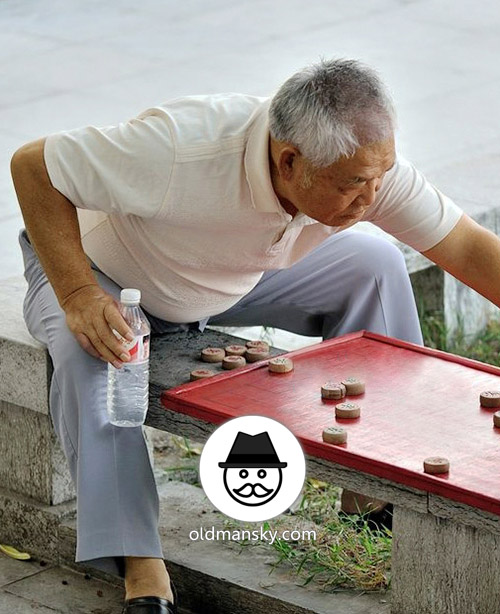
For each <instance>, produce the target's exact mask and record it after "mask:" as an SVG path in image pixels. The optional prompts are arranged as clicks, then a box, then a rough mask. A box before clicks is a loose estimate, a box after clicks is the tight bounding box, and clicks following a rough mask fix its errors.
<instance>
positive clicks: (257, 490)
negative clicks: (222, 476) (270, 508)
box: [233, 482, 273, 498]
mask: <svg viewBox="0 0 500 614" xmlns="http://www.w3.org/2000/svg"><path fill="white" fill-rule="evenodd" d="M233 492H234V493H236V494H237V495H238V497H243V498H248V497H252V496H254V497H259V498H261V497H267V496H268V495H270V494H271V493H272V492H273V489H272V488H265V486H262V484H260V483H257V484H251V483H250V482H246V483H245V484H243V486H241V487H240V488H233Z"/></svg>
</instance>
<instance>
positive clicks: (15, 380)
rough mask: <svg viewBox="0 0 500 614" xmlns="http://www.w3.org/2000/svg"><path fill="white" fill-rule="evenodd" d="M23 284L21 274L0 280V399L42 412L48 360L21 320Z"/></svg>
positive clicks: (49, 371)
mask: <svg viewBox="0 0 500 614" xmlns="http://www.w3.org/2000/svg"><path fill="white" fill-rule="evenodd" d="M27 287H28V285H27V283H26V280H25V279H24V277H13V278H11V279H7V280H3V281H2V282H0V309H1V310H2V318H1V319H0V399H1V400H2V401H7V402H8V403H13V404H14V405H19V406H20V407H26V408H27V409H32V410H33V411H38V412H41V413H43V414H46V413H47V412H48V398H49V385H50V379H51V377H52V362H51V360H50V357H49V355H48V353H47V350H46V348H45V346H44V345H42V344H41V343H39V342H38V341H36V339H33V337H32V336H31V335H30V333H29V332H28V329H27V327H26V323H25V322H24V319H23V299H24V295H25V293H26V290H27Z"/></svg>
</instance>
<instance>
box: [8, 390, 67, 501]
mask: <svg viewBox="0 0 500 614" xmlns="http://www.w3.org/2000/svg"><path fill="white" fill-rule="evenodd" d="M0 424H1V425H2V428H1V429H0V459H1V463H0V485H1V486H2V487H4V488H7V489H9V490H12V491H16V492H18V493H19V494H21V495H24V496H27V497H32V498H34V499H36V500H37V501H40V502H42V503H46V504H47V505H57V504H58V503H62V502H63V501H69V500H71V499H74V497H75V490H74V487H73V483H72V481H71V476H70V474H69V471H68V470H67V462H66V459H65V457H64V453H63V451H62V449H61V447H60V445H59V442H58V440H57V437H56V434H55V432H54V428H53V426H52V421H51V420H50V418H49V416H47V415H44V414H42V413H41V412H38V411H33V410H31V409H27V408H25V407H19V406H18V405H13V404H11V403H6V402H4V401H0Z"/></svg>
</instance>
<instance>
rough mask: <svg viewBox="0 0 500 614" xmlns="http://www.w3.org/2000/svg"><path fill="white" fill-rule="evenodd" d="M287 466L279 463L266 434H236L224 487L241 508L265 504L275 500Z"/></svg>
mask: <svg viewBox="0 0 500 614" xmlns="http://www.w3.org/2000/svg"><path fill="white" fill-rule="evenodd" d="M287 464H288V463H286V462H282V461H280V459H279V458H278V455H277V454H276V450H275V449H274V446H273V443H272V441H271V438H270V437H269V433H267V432H263V433H258V434H257V435H249V434H248V433H242V432H241V431H240V432H239V433H238V434H237V436H236V439H235V440H234V443H233V446H232V448H231V450H230V452H229V455H228V457H227V460H226V461H225V462H220V463H219V467H221V468H223V469H224V475H223V480H224V486H225V488H226V491H227V492H228V494H229V496H230V497H232V498H233V499H234V500H235V501H237V502H238V503H241V504H242V505H250V506H257V505H264V504H265V503H268V502H269V501H271V499H272V498H273V497H275V496H276V495H277V494H278V492H279V489H280V488H281V483H282V482H283V471H282V469H283V468H284V467H286V466H287Z"/></svg>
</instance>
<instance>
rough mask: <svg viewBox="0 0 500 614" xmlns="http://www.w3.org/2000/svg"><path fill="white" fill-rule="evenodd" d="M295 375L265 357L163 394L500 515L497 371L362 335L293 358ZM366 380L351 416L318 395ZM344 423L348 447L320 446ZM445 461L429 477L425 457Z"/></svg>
mask: <svg viewBox="0 0 500 614" xmlns="http://www.w3.org/2000/svg"><path fill="white" fill-rule="evenodd" d="M287 356H288V357H290V358H292V360H293V362H294V367H295V368H294V370H293V371H292V372H290V373H285V374H277V373H270V372H269V371H268V368H267V361H262V362H259V363H254V364H251V365H247V366H246V367H242V368H239V369H236V370H235V371H231V372H228V373H222V374H220V375H216V376H214V377H212V378H208V379H205V380H199V381H196V382H191V383H188V384H183V385H182V386H178V387H176V388H172V389H170V390H168V391H165V392H164V393H163V395H162V403H163V405H164V406H165V407H167V408H168V409H174V410H176V411H179V412H181V413H184V414H189V415H191V416H193V417H195V418H200V419H202V420H205V421H207V422H211V423H214V424H221V423H223V422H225V421H226V420H228V419H231V418H235V417H237V416H245V415H250V414H257V415H262V416H268V417H270V418H274V419H275V420H278V421H279V422H281V423H282V424H284V425H285V426H287V427H288V428H289V429H290V430H291V431H292V432H293V433H294V434H295V436H296V437H297V438H298V440H299V441H300V443H301V445H302V447H303V449H304V451H305V452H306V453H308V454H310V455H313V456H316V457H321V458H324V459H328V460H330V461H332V462H335V463H338V464H340V465H343V466H346V467H351V468H354V469H358V470H360V471H363V472H364V473H368V474H372V475H376V476H379V477H382V478H386V479H389V480H391V481H393V482H397V483H400V484H404V485H406V486H409V487H413V488H417V489H420V490H424V491H428V492H432V493H435V494H437V495H441V496H443V497H447V498H449V499H452V500H455V501H460V502H462V503H466V504H468V505H472V506H475V507H478V508H480V509H483V510H486V511H489V512H492V513H494V514H497V515H500V429H498V428H495V427H494V426H493V413H494V412H495V411H497V410H496V409H493V408H492V409H486V408H482V407H481V406H480V404H479V394H480V393H481V392H483V391H485V390H500V368H497V367H493V366H491V365H487V364H483V363H480V362H477V361H474V360H469V359H466V358H461V357H459V356H454V355H453V354H447V353H445V352H440V351H437V350H431V349H429V348H423V347H420V346H417V345H414V344H411V343H405V342H403V341H399V340H396V339H391V338H389V337H384V336H382V335H376V334H373V333H368V332H365V331H360V332H358V333H352V334H349V335H344V336H343V337H339V338H337V339H331V340H329V341H324V342H323V343H320V344H317V345H314V346H310V347H307V348H304V349H302V350H297V351H295V352H289V353H288V354H287ZM349 376H355V377H359V378H360V379H362V380H364V382H365V384H366V392H365V393H364V394H362V395H359V396H356V397H354V396H352V397H347V398H346V399H343V400H344V401H345V400H352V401H354V402H356V403H358V404H359V405H361V416H360V418H357V419H354V420H347V419H339V418H336V417H335V411H334V408H335V405H336V404H337V403H340V402H342V400H339V401H336V400H324V399H322V398H321V385H322V384H324V383H325V382H326V381H328V380H335V381H339V380H341V379H344V378H346V377H349ZM335 424H336V425H342V426H343V427H344V428H345V429H346V430H347V433H348V440H347V443H346V444H342V445H332V444H327V443H325V442H323V439H322V432H323V429H324V428H325V427H326V426H330V425H335ZM429 456H444V457H446V458H447V459H448V460H449V461H450V472H449V474H445V475H442V476H433V475H428V474H426V473H424V472H423V461H424V458H427V457H429Z"/></svg>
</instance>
